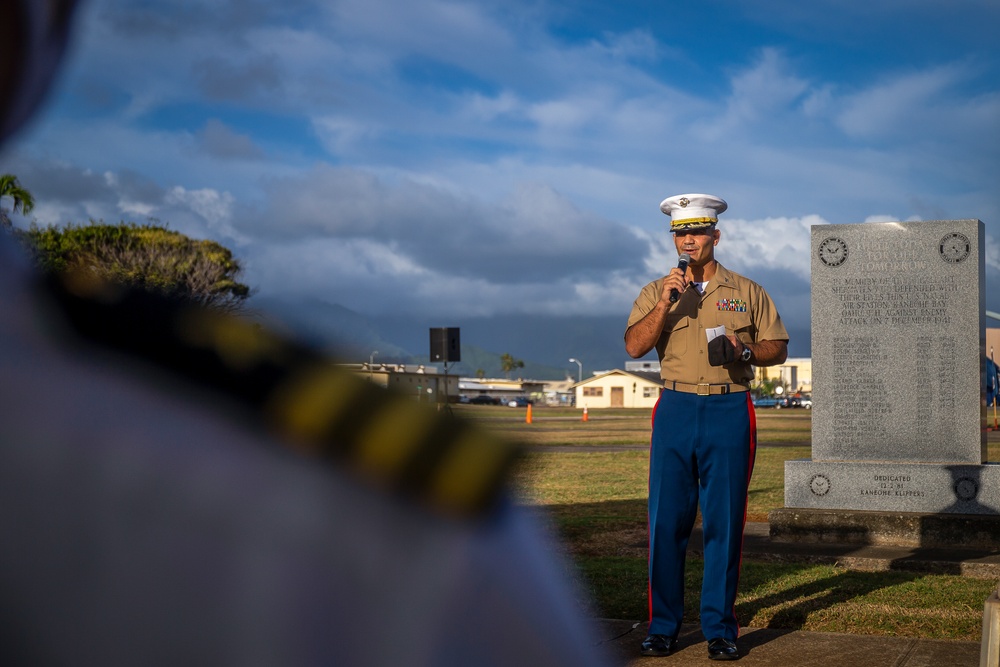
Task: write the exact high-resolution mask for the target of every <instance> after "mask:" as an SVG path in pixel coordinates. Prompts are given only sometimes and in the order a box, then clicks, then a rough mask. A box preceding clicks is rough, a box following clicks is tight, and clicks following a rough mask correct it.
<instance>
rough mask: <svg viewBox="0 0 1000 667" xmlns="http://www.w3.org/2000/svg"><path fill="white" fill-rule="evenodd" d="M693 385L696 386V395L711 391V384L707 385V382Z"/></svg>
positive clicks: (705, 394)
mask: <svg viewBox="0 0 1000 667" xmlns="http://www.w3.org/2000/svg"><path fill="white" fill-rule="evenodd" d="M695 386H696V387H698V395H699V396H708V395H709V393H711V392H710V391H709V389H710V388H711V385H708V384H699V385H695Z"/></svg>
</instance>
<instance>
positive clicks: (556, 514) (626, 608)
mask: <svg viewBox="0 0 1000 667" xmlns="http://www.w3.org/2000/svg"><path fill="white" fill-rule="evenodd" d="M541 509H543V510H544V511H545V512H546V513H547V514H548V516H549V517H551V519H552V520H553V522H554V524H555V526H556V528H557V529H558V531H559V534H560V536H561V539H562V542H563V544H564V545H565V546H566V549H567V552H568V553H569V556H570V557H571V558H572V560H573V562H574V563H575V565H576V567H577V568H578V570H579V571H580V574H581V576H582V579H583V581H584V583H585V586H586V588H587V591H588V593H589V594H590V596H592V598H593V599H594V606H595V608H596V611H597V613H598V614H599V615H600V616H601V617H603V618H620V619H633V620H643V621H644V620H645V619H646V618H647V614H648V607H647V560H646V559H647V554H648V551H647V550H648V533H647V531H646V503H645V501H644V500H642V499H635V500H619V501H609V502H602V503H582V504H576V505H558V506H548V507H543V508H541ZM700 548H701V544H700V539H699V538H698V536H697V535H696V536H694V538H693V539H692V544H691V549H692V551H693V552H695V553H690V552H689V554H688V559H687V567H686V571H685V586H684V587H685V605H684V607H685V610H684V622H685V623H693V624H695V625H697V624H698V622H699V606H700V599H701V585H702V568H703V561H702V559H701V557H700V555H699V554H698V553H697V552H698V551H699V550H700ZM816 568H817V566H816V565H815V564H812V563H789V562H781V563H777V562H763V561H753V560H745V561H744V562H743V566H742V575H741V582H740V591H741V592H742V593H743V594H742V595H741V597H740V598H739V599H738V601H737V605H736V613H737V618H739V619H740V620H741V622H742V623H744V624H752V625H753V626H754V627H757V628H770V629H781V630H787V631H794V630H800V629H803V628H804V627H806V625H807V622H808V621H809V618H810V617H811V616H813V617H814V616H815V615H816V614H822V612H824V611H825V610H829V609H831V608H834V607H836V606H838V605H841V604H844V603H848V602H850V601H851V600H854V599H856V598H860V597H864V596H866V595H869V594H871V593H873V592H875V591H877V590H879V589H882V588H887V587H892V586H896V585H899V584H902V583H905V582H908V581H913V580H915V579H917V578H919V577H921V576H923V575H922V574H921V573H915V572H914V573H910V572H879V573H874V572H856V571H837V570H832V571H823V570H819V571H817V570H816ZM775 582H777V586H778V587H777V589H776V590H774V591H773V592H770V593H766V594H763V595H760V596H759V597H758V596H756V595H755V594H754V591H756V590H767V588H768V587H772V588H773V587H774V585H775ZM780 634H781V633H764V634H762V635H760V636H758V637H754V636H753V634H752V633H751V634H750V635H748V637H747V640H748V642H750V643H749V644H748V645H747V646H746V648H747V649H750V648H752V645H753V644H754V643H759V644H763V643H766V642H768V641H770V640H772V639H774V638H775V637H777V636H780Z"/></svg>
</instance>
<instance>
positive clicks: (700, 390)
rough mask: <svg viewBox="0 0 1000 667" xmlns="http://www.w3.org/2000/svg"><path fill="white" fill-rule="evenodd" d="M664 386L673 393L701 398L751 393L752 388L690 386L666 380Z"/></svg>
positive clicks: (725, 384)
mask: <svg viewBox="0 0 1000 667" xmlns="http://www.w3.org/2000/svg"><path fill="white" fill-rule="evenodd" d="M663 386H664V387H665V388H667V389H672V390H673V391H683V392H684V393H686V394H698V395H699V396H712V395H718V394H735V393H736V392H739V391H750V387H748V386H746V385H745V384H730V383H728V382H724V383H722V384H688V383H686V382H675V381H674V380H666V381H665V382H664V383H663Z"/></svg>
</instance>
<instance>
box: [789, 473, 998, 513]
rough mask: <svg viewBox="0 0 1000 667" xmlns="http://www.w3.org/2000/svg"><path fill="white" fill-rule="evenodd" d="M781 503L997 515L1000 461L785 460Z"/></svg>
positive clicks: (823, 506) (793, 505) (805, 507)
mask: <svg viewBox="0 0 1000 667" xmlns="http://www.w3.org/2000/svg"><path fill="white" fill-rule="evenodd" d="M785 507H786V508H789V509H792V508H799V509H820V510H865V511H873V512H917V513H935V514H988V515H995V516H1000V464H997V463H983V464H979V465H977V464H968V463H955V464H949V463H910V462H894V461H813V460H810V459H799V460H794V461H786V462H785Z"/></svg>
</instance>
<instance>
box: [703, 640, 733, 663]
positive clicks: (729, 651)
mask: <svg viewBox="0 0 1000 667" xmlns="http://www.w3.org/2000/svg"><path fill="white" fill-rule="evenodd" d="M708 657H709V658H711V659H712V660H739V659H740V651H739V649H738V648H736V644H735V643H733V642H731V641H729V640H728V639H723V638H722V637H716V638H715V639H710V640H709V641H708Z"/></svg>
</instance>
